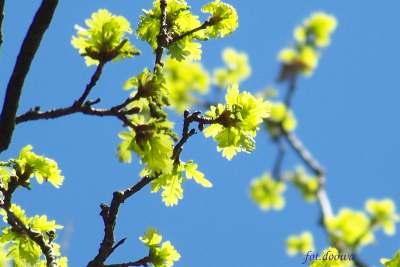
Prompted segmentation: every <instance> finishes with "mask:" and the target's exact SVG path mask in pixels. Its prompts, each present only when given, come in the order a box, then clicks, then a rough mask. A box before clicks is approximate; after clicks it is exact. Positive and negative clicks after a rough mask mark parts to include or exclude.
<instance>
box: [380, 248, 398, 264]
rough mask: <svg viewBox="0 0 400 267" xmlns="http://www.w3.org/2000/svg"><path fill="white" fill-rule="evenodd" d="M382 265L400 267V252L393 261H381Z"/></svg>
mask: <svg viewBox="0 0 400 267" xmlns="http://www.w3.org/2000/svg"><path fill="white" fill-rule="evenodd" d="M380 262H381V264H382V265H384V266H385V267H398V266H400V250H399V251H397V252H396V254H395V255H394V257H393V258H392V259H381V260H380Z"/></svg>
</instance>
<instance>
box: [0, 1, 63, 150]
mask: <svg viewBox="0 0 400 267" xmlns="http://www.w3.org/2000/svg"><path fill="white" fill-rule="evenodd" d="M57 3H58V0H43V1H42V3H41V5H40V7H39V9H38V10H37V12H36V14H35V16H34V18H33V21H32V23H31V25H30V27H29V29H28V32H27V34H26V36H25V39H24V41H23V42H22V46H21V50H20V52H19V54H18V57H17V61H16V63H15V66H14V70H13V72H12V74H11V77H10V80H9V82H8V85H7V89H6V96H5V99H4V104H3V109H2V112H1V115H0V152H2V151H4V150H6V149H7V148H8V146H9V145H10V142H11V138H12V135H13V132H14V128H15V117H16V113H17V109H18V105H19V99H20V96H21V93H22V87H23V85H24V81H25V78H26V76H27V74H28V72H29V68H30V66H31V63H32V61H33V58H34V57H35V54H36V51H37V50H38V48H39V45H40V42H41V40H42V38H43V35H44V33H45V32H46V30H47V28H48V26H49V25H50V22H51V20H52V18H53V15H54V12H55V9H56V6H57Z"/></svg>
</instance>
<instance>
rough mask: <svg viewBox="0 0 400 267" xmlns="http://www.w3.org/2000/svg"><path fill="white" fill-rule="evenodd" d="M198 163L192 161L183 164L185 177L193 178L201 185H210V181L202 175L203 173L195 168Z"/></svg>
mask: <svg viewBox="0 0 400 267" xmlns="http://www.w3.org/2000/svg"><path fill="white" fill-rule="evenodd" d="M197 167H198V165H197V164H196V163H194V162H193V161H189V162H187V163H186V164H185V173H186V178H187V179H193V180H194V181H195V182H196V183H198V184H199V185H201V186H203V187H212V183H211V182H210V181H209V180H207V179H206V178H205V177H204V174H203V173H202V172H200V171H199V170H198V169H197Z"/></svg>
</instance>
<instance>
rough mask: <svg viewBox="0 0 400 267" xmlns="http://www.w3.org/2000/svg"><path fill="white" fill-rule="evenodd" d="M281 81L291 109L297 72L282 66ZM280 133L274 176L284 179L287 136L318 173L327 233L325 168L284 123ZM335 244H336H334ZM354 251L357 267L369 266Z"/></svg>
mask: <svg viewBox="0 0 400 267" xmlns="http://www.w3.org/2000/svg"><path fill="white" fill-rule="evenodd" d="M278 80H279V81H287V82H288V89H287V92H286V94H285V96H284V104H285V106H286V109H287V110H289V109H290V108H291V106H292V102H293V98H294V94H295V91H296V82H297V72H293V71H290V70H285V68H284V67H282V70H281V73H280V77H279V79H278ZM278 128H279V135H278V136H277V137H276V138H275V139H274V142H275V144H276V145H277V149H278V152H277V157H276V160H275V163H274V165H273V176H274V177H275V178H277V179H283V178H282V177H281V173H280V172H281V165H282V162H283V159H284V156H285V146H284V144H283V143H282V140H281V139H282V138H285V140H286V141H287V143H288V144H289V146H290V147H291V148H292V149H293V150H294V151H295V152H296V154H297V155H298V157H299V158H300V159H301V160H302V161H303V163H304V164H305V165H306V166H307V167H308V168H309V169H310V170H311V171H312V172H313V173H314V174H315V175H316V177H317V179H318V183H319V188H318V191H317V200H318V203H319V206H320V210H321V225H322V226H323V227H324V229H325V230H326V232H327V234H328V235H329V232H328V230H327V228H326V225H325V221H326V219H327V218H331V217H333V216H334V214H333V210H332V205H331V201H330V199H329V197H328V194H327V191H326V189H325V170H324V168H323V167H322V165H321V164H320V163H319V162H318V160H317V159H316V158H314V156H313V155H312V154H311V152H310V151H309V150H308V149H307V148H306V147H305V146H304V145H303V143H302V141H301V140H300V139H299V138H298V137H297V136H296V135H295V133H293V132H286V131H285V130H284V129H283V127H282V125H279V127H278ZM333 245H335V244H333ZM336 247H337V249H338V250H339V251H341V252H346V251H351V250H350V249H349V248H348V247H346V246H345V245H344V244H339V245H336ZM351 252H352V253H353V256H354V258H353V262H354V264H355V266H357V267H368V265H367V264H365V263H364V262H363V261H362V260H361V259H360V258H359V256H358V255H357V254H356V253H355V252H354V251H351Z"/></svg>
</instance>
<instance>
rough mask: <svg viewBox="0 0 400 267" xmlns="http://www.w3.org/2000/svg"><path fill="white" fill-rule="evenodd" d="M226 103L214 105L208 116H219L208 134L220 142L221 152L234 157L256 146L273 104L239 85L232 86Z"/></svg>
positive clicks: (206, 130) (219, 148) (229, 157)
mask: <svg viewBox="0 0 400 267" xmlns="http://www.w3.org/2000/svg"><path fill="white" fill-rule="evenodd" d="M225 101H226V104H225V105H223V104H218V105H216V106H211V107H210V110H209V111H208V112H206V115H207V116H208V117H210V118H213V119H217V120H218V123H216V124H212V125H210V126H209V127H207V128H206V129H205V130H204V135H205V136H206V137H212V138H214V140H215V141H216V142H217V144H218V146H217V149H218V151H221V152H222V155H223V156H224V157H225V158H227V159H228V160H231V159H232V158H233V157H234V156H235V155H236V154H237V153H238V152H242V151H243V152H246V153H250V152H252V151H253V150H254V149H255V140H254V138H255V137H256V134H257V130H258V129H259V125H260V124H261V123H262V122H263V119H265V118H268V117H269V114H270V112H269V111H270V107H269V103H268V102H266V101H264V100H263V99H261V98H257V97H255V96H253V95H252V94H250V93H248V92H239V88H238V85H233V86H231V87H230V88H229V89H228V91H227V94H226V96H225Z"/></svg>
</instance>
